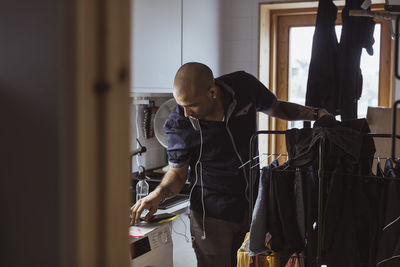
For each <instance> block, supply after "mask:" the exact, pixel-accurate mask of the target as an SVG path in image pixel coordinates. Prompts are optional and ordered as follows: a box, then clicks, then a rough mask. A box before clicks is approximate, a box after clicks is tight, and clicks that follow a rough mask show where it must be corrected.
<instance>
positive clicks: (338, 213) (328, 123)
mask: <svg viewBox="0 0 400 267" xmlns="http://www.w3.org/2000/svg"><path fill="white" fill-rule="evenodd" d="M365 132H369V127H368V124H367V122H366V120H365V119H362V120H354V121H348V122H345V123H342V122H338V121H336V120H335V119H334V118H333V117H331V116H324V117H322V118H321V119H320V120H318V121H316V122H315V124H314V128H313V129H291V130H288V131H287V134H286V144H287V148H288V154H289V163H290V164H291V165H292V166H304V165H306V164H311V163H312V161H313V160H316V159H317V156H318V148H319V146H318V144H319V142H320V141H321V140H322V139H324V140H325V145H324V154H323V162H322V165H323V166H324V168H323V175H324V176H323V179H324V181H325V187H324V188H325V189H324V190H325V192H324V195H327V196H328V197H327V201H326V205H325V214H324V222H325V224H324V233H323V235H324V238H323V239H324V243H323V250H324V251H325V252H326V253H325V256H326V258H327V261H328V266H329V267H336V266H337V267H347V266H349V267H350V266H360V265H359V264H360V262H361V261H368V251H369V248H370V245H369V240H370V235H371V233H370V231H369V227H370V222H369V221H368V219H369V216H370V213H369V210H368V208H369V207H368V205H367V204H365V205H364V204H363V203H369V202H368V199H369V197H370V194H369V193H370V187H371V185H364V183H359V182H357V181H356V180H355V179H351V178H349V179H347V180H346V178H347V177H348V176H341V175H339V174H341V173H349V174H353V175H364V176H367V175H371V166H372V165H371V164H372V160H373V155H374V153H375V146H374V142H373V139H372V138H371V137H369V136H367V135H365V134H364V133H365ZM345 177H346V178H345ZM355 196H357V197H358V198H356V197H355ZM359 203H360V208H359V210H358V209H356V208H355V206H353V204H354V205H355V204H357V205H358V204H359ZM346 204H349V205H348V206H346ZM352 213H353V214H352ZM352 215H354V216H353V218H352V217H351V216H352ZM348 217H349V218H351V221H349V223H348V224H346V222H347V218H348ZM346 227H347V228H346ZM347 233H349V234H348V235H346V234H347ZM353 237H355V238H353ZM343 247H346V248H348V249H343Z"/></svg>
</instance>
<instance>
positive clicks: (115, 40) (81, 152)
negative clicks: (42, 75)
mask: <svg viewBox="0 0 400 267" xmlns="http://www.w3.org/2000/svg"><path fill="white" fill-rule="evenodd" d="M62 8H63V10H64V12H65V13H64V15H65V16H64V17H63V18H62V19H63V24H64V27H65V32H64V33H63V34H64V38H63V39H65V40H66V42H65V47H64V54H65V57H64V60H65V66H64V67H65V68H64V69H65V71H64V73H63V77H64V83H63V84H64V88H63V94H62V107H61V110H62V114H63V115H62V118H61V120H60V124H61V129H62V133H61V135H62V137H61V140H62V144H61V150H62V155H61V159H62V160H61V164H60V165H61V170H62V171H61V174H60V176H61V183H60V192H61V195H60V201H61V203H62V204H61V205H62V206H61V209H60V218H61V219H60V222H61V226H60V228H61V234H60V236H61V238H60V246H61V251H60V266H66V267H67V266H76V267H102V266H103V267H105V266H122V267H124V266H125V267H127V266H129V265H130V256H129V236H128V233H129V231H128V230H129V217H128V215H129V204H130V194H129V188H130V174H129V166H130V165H129V147H130V145H129V125H130V120H129V107H130V97H129V85H130V83H129V73H130V71H129V68H130V12H131V10H130V1H129V0H118V1H115V0H100V1H77V0H71V1H64V2H63V7H62Z"/></svg>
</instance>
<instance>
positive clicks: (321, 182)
mask: <svg viewBox="0 0 400 267" xmlns="http://www.w3.org/2000/svg"><path fill="white" fill-rule="evenodd" d="M398 104H400V100H397V101H396V102H395V103H394V105H393V124H392V134H377V133H368V134H367V135H368V136H371V137H378V138H391V139H392V155H391V159H392V160H393V161H395V162H399V161H398V160H396V159H395V141H396V138H397V139H400V135H396V110H397V105H398ZM260 134H286V131H279V130H261V131H257V132H256V133H254V134H253V135H252V137H251V138H250V148H249V153H250V156H249V161H248V162H249V225H250V224H251V221H252V216H253V205H254V192H253V172H254V168H252V166H253V165H254V164H253V163H254V161H255V159H256V158H257V157H255V155H254V154H255V151H256V148H255V147H254V146H255V140H256V138H257V137H258V136H259V135H260ZM324 147H325V138H323V137H322V138H321V140H320V142H319V148H318V152H319V153H318V160H319V161H318V162H319V166H318V180H319V183H318V216H317V227H318V228H317V256H316V264H317V266H321V263H322V242H323V238H322V235H323V229H324V222H323V214H324V207H323V189H324V186H325V185H324V179H323V177H324V166H323V160H324V158H323V157H324Z"/></svg>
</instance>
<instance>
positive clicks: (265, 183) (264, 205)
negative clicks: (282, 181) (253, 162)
mask: <svg viewBox="0 0 400 267" xmlns="http://www.w3.org/2000/svg"><path fill="white" fill-rule="evenodd" d="M278 166H279V161H278V160H276V159H275V160H274V161H273V162H272V163H271V164H270V165H268V166H266V167H264V168H263V169H262V170H261V172H260V181H259V184H258V194H257V199H256V203H255V205H254V210H253V214H252V220H251V225H250V238H249V255H250V256H255V255H258V254H261V253H264V252H267V251H268V248H267V247H266V241H265V239H266V235H267V233H268V232H269V225H268V217H269V210H268V193H269V186H270V177H271V174H272V169H273V168H276V167H278Z"/></svg>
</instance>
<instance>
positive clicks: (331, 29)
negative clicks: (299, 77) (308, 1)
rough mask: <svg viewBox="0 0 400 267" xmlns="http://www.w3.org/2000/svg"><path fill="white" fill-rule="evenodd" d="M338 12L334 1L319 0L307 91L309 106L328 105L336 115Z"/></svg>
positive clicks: (337, 112)
mask: <svg viewBox="0 0 400 267" xmlns="http://www.w3.org/2000/svg"><path fill="white" fill-rule="evenodd" d="M336 15H337V7H336V6H335V4H334V3H333V2H332V0H319V4H318V14H317V20H316V23H315V31H314V37H313V44H312V51H311V60H310V67H309V70H308V80H307V92H306V105H307V106H311V107H320V108H325V109H326V110H328V111H329V112H330V113H332V114H335V115H337V114H339V99H338V97H339V91H338V90H339V87H338V79H337V78H338V74H337V72H338V68H337V64H338V61H337V58H338V41H337V37H336V32H335V20H336Z"/></svg>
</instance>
